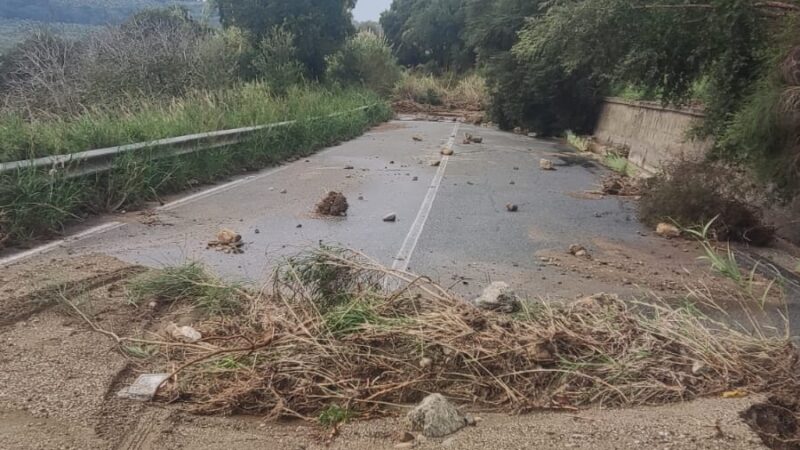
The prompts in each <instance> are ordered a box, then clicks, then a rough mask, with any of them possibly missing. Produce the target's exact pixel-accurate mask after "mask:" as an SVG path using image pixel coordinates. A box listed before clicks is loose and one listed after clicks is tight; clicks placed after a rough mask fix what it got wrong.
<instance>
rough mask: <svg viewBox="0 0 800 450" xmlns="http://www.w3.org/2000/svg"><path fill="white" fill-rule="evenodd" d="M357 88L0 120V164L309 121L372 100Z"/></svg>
mask: <svg viewBox="0 0 800 450" xmlns="http://www.w3.org/2000/svg"><path fill="white" fill-rule="evenodd" d="M377 101H378V98H377V96H375V95H374V94H370V93H367V92H365V91H360V90H342V91H338V90H327V89H322V88H319V87H314V86H307V87H295V88H292V89H290V90H289V92H288V93H287V95H286V96H276V95H273V94H272V93H271V92H270V89H269V87H268V86H267V85H266V84H263V83H249V84H243V85H240V86H237V87H234V88H230V89H223V90H219V91H213V92H209V91H196V92H192V93H189V94H188V95H187V96H185V97H184V98H180V99H173V100H171V101H153V100H146V99H134V98H131V99H128V101H127V103H126V104H125V105H124V106H118V107H113V108H95V109H89V110H87V111H86V112H85V113H84V114H82V115H80V116H78V117H66V118H52V119H49V120H47V119H36V120H34V121H27V120H25V119H24V118H23V117H22V116H20V115H19V114H13V113H6V114H5V115H3V116H0V142H2V143H3V146H2V148H1V149H0V162H7V161H17V160H25V159H31V158H38V157H41V156H47V155H60V154H68V153H76V152H81V151H86V150H92V149H97V148H104V147H112V146H116V145H123V144H131V143H137V142H147V141H152V140H156V139H161V138H168V137H176V136H183V135H187V134H194V133H201V132H208V131H217V130H225V129H233V128H240V127H247V126H254V125H262V124H268V123H273V122H281V121H284V120H292V119H300V120H303V119H309V118H311V117H314V116H323V115H326V114H331V113H335V112H340V111H345V110H348V109H353V108H356V107H359V106H363V105H365V104H370V103H374V102H377Z"/></svg>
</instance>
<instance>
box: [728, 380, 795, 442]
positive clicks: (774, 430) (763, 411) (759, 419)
mask: <svg viewBox="0 0 800 450" xmlns="http://www.w3.org/2000/svg"><path fill="white" fill-rule="evenodd" d="M741 417H742V419H743V420H744V421H745V423H747V424H748V425H749V426H750V428H751V429H752V430H753V431H755V432H756V434H758V436H759V437H760V438H761V440H762V442H764V445H766V446H767V447H769V448H771V449H774V450H798V449H800V423H799V421H798V417H800V387H798V386H793V387H790V388H789V389H786V390H784V391H783V392H781V393H779V394H776V395H773V396H771V397H770V398H769V399H768V400H767V401H766V402H764V403H758V404H755V405H753V406H751V407H749V408H748V409H747V410H745V411H744V412H742V414H741Z"/></svg>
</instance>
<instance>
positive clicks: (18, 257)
mask: <svg viewBox="0 0 800 450" xmlns="http://www.w3.org/2000/svg"><path fill="white" fill-rule="evenodd" d="M287 167H289V166H288V165H284V166H281V167H276V168H275V169H272V170H270V171H267V172H264V173H262V174H259V175H253V176H249V177H246V178H242V179H239V180H235V181H231V182H230V183H226V184H223V185H221V186H216V187H213V188H211V189H207V190H205V191H201V192H198V193H196V194H192V195H190V196H188V197H183V198H181V199H178V200H175V201H174V202H171V203H167V204H165V205H163V206H160V207H158V208H156V210H159V211H169V210H172V209H175V208H177V207H179V206H183V205H187V204H189V203H193V202H196V201H198V200H202V199H204V198H207V197H210V196H212V195H215V194H219V193H220V192H225V191H227V190H230V189H233V188H235V187H237V186H240V185H243V184H246V183H250V182H252V181H256V180H260V179H261V178H265V177H268V176H270V175H273V174H275V173H277V172H280V171H282V170H285V169H286V168H287ZM124 225H126V224H125V223H123V222H109V223H105V224H102V225H98V226H96V227H92V228H89V229H88V230H85V231H82V232H80V233H78V234H75V235H73V236H69V237H66V238H64V239H59V240H57V241H53V242H50V243H48V244H44V245H42V246H39V247H36V248H32V249H30V250H27V251H24V252H20V253H16V254H14V255H11V256H8V257H6V258H3V259H0V267H5V266H9V265H11V264H14V263H17V262H20V261H22V260H24V259H28V258H31V257H33V256H36V255H40V254H43V253H47V252H49V251H52V250H55V249H57V248H59V247H61V246H62V245H65V244H71V243H74V242H78V241H82V240H84V239H86V238H88V237H91V236H94V235H97V234H101V233H105V232H108V231H111V230H116V229H117V228H120V227H122V226H124Z"/></svg>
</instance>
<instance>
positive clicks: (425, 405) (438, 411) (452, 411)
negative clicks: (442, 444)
mask: <svg viewBox="0 0 800 450" xmlns="http://www.w3.org/2000/svg"><path fill="white" fill-rule="evenodd" d="M406 418H407V420H408V422H409V424H410V425H411V430H412V431H421V432H422V435H423V436H425V437H433V438H438V437H444V436H447V435H450V434H453V433H455V432H456V431H458V430H460V429H462V428H464V426H466V424H467V423H466V420H464V415H463V414H461V411H459V410H458V408H456V407H455V405H453V404H452V403H450V402H449V401H448V400H447V399H446V398H444V396H443V395H442V394H431V395H429V396H427V397H425V398H424V399H423V400H422V402H421V403H420V404H419V405H417V406H416V407H415V408H414V409H412V410H411V411H410V412H409V413H408V415H407V416H406Z"/></svg>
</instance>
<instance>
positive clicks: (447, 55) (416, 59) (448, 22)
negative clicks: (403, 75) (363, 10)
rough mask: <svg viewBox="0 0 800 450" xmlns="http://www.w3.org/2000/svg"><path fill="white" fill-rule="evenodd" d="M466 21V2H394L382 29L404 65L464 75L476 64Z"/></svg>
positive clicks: (385, 15) (460, 0)
mask: <svg viewBox="0 0 800 450" xmlns="http://www.w3.org/2000/svg"><path fill="white" fill-rule="evenodd" d="M465 20H466V10H465V0H394V1H393V2H392V5H391V7H390V8H389V10H388V11H386V12H384V13H383V14H382V15H381V26H382V27H383V29H384V32H385V34H386V37H387V38H388V39H389V42H391V44H392V46H393V47H394V49H395V52H396V54H397V56H398V58H399V60H400V63H401V64H403V65H406V66H418V65H428V66H429V67H430V68H435V69H437V70H455V71H463V70H466V69H469V68H471V67H472V66H473V64H474V61H475V55H474V52H473V49H472V48H471V47H470V46H469V45H467V43H466V41H465V40H464V32H465Z"/></svg>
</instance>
